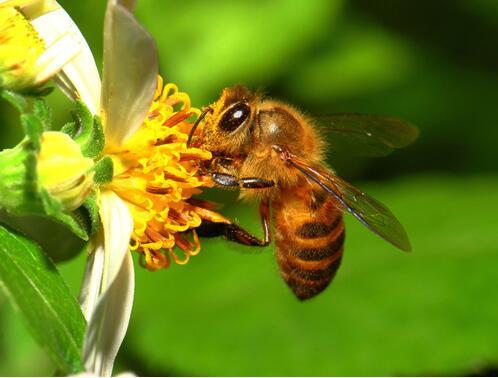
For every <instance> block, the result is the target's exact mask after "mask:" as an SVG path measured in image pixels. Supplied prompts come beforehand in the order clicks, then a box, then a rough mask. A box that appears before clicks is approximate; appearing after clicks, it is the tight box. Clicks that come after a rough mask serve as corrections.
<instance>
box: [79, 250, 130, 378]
mask: <svg viewBox="0 0 498 378" xmlns="http://www.w3.org/2000/svg"><path fill="white" fill-rule="evenodd" d="M134 290H135V273H134V270H133V259H132V257H131V254H129V253H128V254H127V255H126V257H125V259H124V261H123V264H122V265H121V269H120V271H119V273H118V275H117V276H116V278H115V280H114V282H113V283H112V285H111V286H110V287H109V288H108V290H107V291H106V292H105V293H104V295H103V296H102V297H101V298H100V300H99V303H98V304H97V308H96V309H95V312H94V313H93V315H92V317H91V319H90V322H89V323H88V328H87V332H86V335H85V341H84V344H83V363H84V366H85V369H86V370H87V371H91V372H94V373H95V374H97V375H99V376H105V377H110V376H111V374H112V367H113V365H114V359H115V358H116V355H117V354H118V351H119V347H120V346H121V343H122V342H123V339H124V337H125V335H126V330H127V329H128V323H129V321H130V316H131V309H132V305H133V293H134Z"/></svg>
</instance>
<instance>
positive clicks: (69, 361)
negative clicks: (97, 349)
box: [0, 226, 85, 374]
mask: <svg viewBox="0 0 498 378" xmlns="http://www.w3.org/2000/svg"><path fill="white" fill-rule="evenodd" d="M0 283H1V286H2V288H3V289H4V291H5V292H6V293H7V295H8V297H9V298H10V300H11V301H12V303H13V304H14V305H15V307H16V308H17V309H18V310H19V312H20V314H21V315H22V316H23V317H24V319H25V321H26V322H27V324H28V327H29V329H30V330H31V333H32V335H33V337H34V338H35V339H36V340H37V341H38V343H40V344H41V345H42V346H43V347H44V348H45V350H46V351H47V352H48V354H49V355H50V357H51V358H52V360H53V361H54V363H55V365H56V367H57V369H59V370H61V371H62V372H64V373H65V374H74V373H78V372H80V371H82V370H83V366H82V363H81V347H82V343H83V335H84V332H85V319H84V318H83V314H82V313H81V310H80V307H79V305H78V302H77V301H76V299H75V298H74V297H73V296H72V295H71V293H70V291H69V289H68V287H67V285H66V283H65V282H64V280H63V279H62V278H61V276H60V275H59V273H58V271H57V269H56V267H55V265H54V264H53V263H52V261H51V260H50V259H49V258H48V257H47V256H46V255H45V254H44V253H43V251H42V250H41V249H40V248H39V247H38V246H37V245H36V244H35V243H33V242H32V241H30V240H29V239H26V238H25V237H23V236H21V235H19V234H17V233H15V232H13V231H11V230H8V229H6V228H5V227H2V226H0Z"/></svg>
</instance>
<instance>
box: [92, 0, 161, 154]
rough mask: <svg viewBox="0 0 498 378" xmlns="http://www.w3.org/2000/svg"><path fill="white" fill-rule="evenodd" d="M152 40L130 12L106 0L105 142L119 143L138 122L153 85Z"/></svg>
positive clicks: (155, 70)
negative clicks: (107, 3)
mask: <svg viewBox="0 0 498 378" xmlns="http://www.w3.org/2000/svg"><path fill="white" fill-rule="evenodd" d="M157 74H158V60H157V50H156V45H155V43H154V40H153V39H152V37H151V36H150V35H149V33H148V32H147V31H146V30H145V29H144V28H143V27H142V26H141V25H140V24H139V23H138V22H137V20H136V19H135V17H134V16H133V14H132V13H130V11H129V10H128V9H126V8H125V7H123V6H122V5H120V4H117V2H116V1H110V2H109V5H108V7H107V11H106V17H105V24H104V72H103V83H102V105H101V106H102V111H103V118H104V125H105V133H106V143H108V144H110V145H111V146H112V145H115V146H118V145H120V144H122V143H123V142H124V141H125V140H126V139H127V138H128V137H129V136H131V135H132V134H133V133H134V132H135V131H136V130H137V129H138V128H139V127H140V125H141V124H142V122H143V120H144V118H145V116H146V115H147V112H148V110H149V108H150V105H151V102H152V99H153V96H154V92H155V89H156V85H157Z"/></svg>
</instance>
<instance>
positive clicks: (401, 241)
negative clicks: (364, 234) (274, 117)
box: [283, 152, 411, 251]
mask: <svg viewBox="0 0 498 378" xmlns="http://www.w3.org/2000/svg"><path fill="white" fill-rule="evenodd" d="M283 155H284V159H285V160H286V161H287V162H288V163H289V164H290V165H292V166H293V167H294V168H296V169H298V170H299V171H301V172H302V173H303V174H304V175H305V176H306V177H307V178H308V179H310V180H312V181H314V182H316V183H317V184H318V185H320V186H321V187H322V188H323V189H324V190H325V191H327V192H328V193H330V194H332V195H333V196H334V197H335V198H336V199H337V201H338V202H339V203H340V204H341V205H342V207H343V208H344V210H346V211H348V212H349V213H351V214H352V215H353V216H354V217H355V218H356V219H358V220H359V221H360V222H361V223H363V225H364V226H366V227H367V228H368V229H370V231H372V232H374V233H375V234H377V235H378V236H380V237H381V238H383V239H384V240H386V241H388V242H389V243H391V244H392V245H394V246H395V247H397V248H399V249H401V250H403V251H410V250H411V245H410V241H409V240H408V235H407V234H406V231H405V229H404V228H403V226H402V225H401V223H400V222H399V221H398V220H397V219H396V217H395V216H394V214H393V213H392V212H391V210H389V209H388V208H387V207H386V206H384V205H383V204H381V203H380V202H379V201H377V200H375V199H373V198H372V197H370V196H369V195H367V194H365V193H364V192H362V191H361V190H359V189H357V188H355V187H354V186H353V185H351V184H349V183H347V182H346V181H344V180H342V179H340V178H339V177H337V176H335V175H334V174H332V173H331V172H329V171H327V170H324V169H320V168H315V167H312V166H310V165H308V164H306V163H305V162H304V161H303V160H301V159H300V158H298V157H297V156H295V155H293V154H290V153H288V152H283Z"/></svg>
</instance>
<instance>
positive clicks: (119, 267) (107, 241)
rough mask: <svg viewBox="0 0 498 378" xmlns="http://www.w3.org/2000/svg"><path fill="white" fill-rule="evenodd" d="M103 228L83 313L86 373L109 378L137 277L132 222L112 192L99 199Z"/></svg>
mask: <svg viewBox="0 0 498 378" xmlns="http://www.w3.org/2000/svg"><path fill="white" fill-rule="evenodd" d="M100 217H101V222H102V227H101V230H100V231H99V233H98V234H97V237H96V239H95V240H94V243H95V244H94V245H95V248H94V250H93V252H92V254H91V255H90V256H89V259H88V262H87V269H86V272H85V279H84V282H83V290H82V292H81V294H80V300H81V301H82V302H81V303H82V310H83V312H84V314H85V317H87V319H88V326H87V332H86V335H85V340H84V346H83V354H84V356H83V362H84V365H85V368H86V369H87V371H90V372H93V373H95V374H98V375H105V376H108V375H110V374H111V373H112V366H113V363H114V359H115V358H116V354H117V352H118V350H119V347H120V345H121V343H122V341H123V338H124V336H125V334H126V330H127V328H128V322H129V319H130V315H131V308H132V304H133V292H134V285H135V276H134V271H133V260H132V258H131V254H130V252H129V247H128V246H129V242H130V237H131V232H132V229H133V219H132V217H131V214H130V211H129V209H128V207H127V205H126V204H125V203H124V202H123V201H122V200H121V199H120V198H119V197H118V196H117V195H116V194H115V193H113V192H111V191H103V192H102V193H101V195H100Z"/></svg>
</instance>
